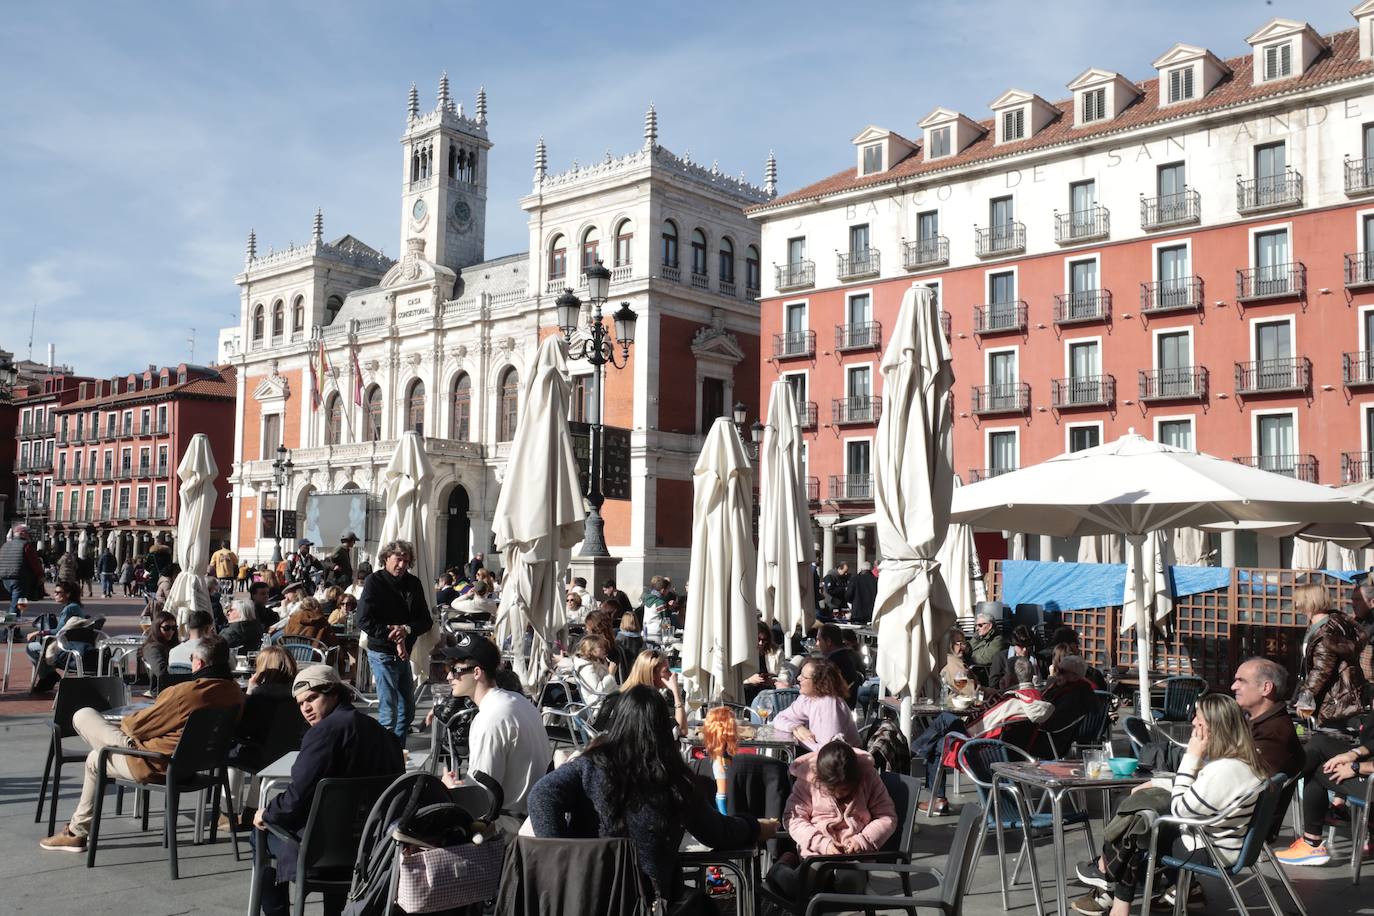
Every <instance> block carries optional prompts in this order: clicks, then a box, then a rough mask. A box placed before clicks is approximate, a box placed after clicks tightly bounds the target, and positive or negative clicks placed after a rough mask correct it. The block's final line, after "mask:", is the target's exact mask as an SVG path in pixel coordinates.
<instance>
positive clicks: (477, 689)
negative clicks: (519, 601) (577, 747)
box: [444, 635, 553, 833]
mask: <svg viewBox="0 0 1374 916" xmlns="http://www.w3.org/2000/svg"><path fill="white" fill-rule="evenodd" d="M444 657H445V658H447V659H448V660H449V669H448V682H449V686H450V688H451V689H452V691H453V695H454V696H455V697H468V698H470V699H471V700H472V702H473V703H474V704H476V706H477V715H476V716H474V717H473V720H472V725H471V726H470V728H469V730H468V769H469V770H470V771H472V772H474V773H475V772H482V773H486V774H487V775H488V776H490V777H491V778H492V779H494V780H496V781H497V782H498V783H500V785H501V791H502V793H503V797H502V802H501V826H502V827H504V828H506V829H507V830H509V831H510V832H511V833H514V832H515V831H517V830H519V828H520V824H521V823H522V822H523V821H524V820H525V817H526V813H527V808H526V803H525V797H526V796H527V795H528V794H529V791H530V787H531V786H533V785H534V784H535V783H536V782H538V781H539V778H540V777H541V776H543V775H544V774H545V773H547V772H548V771H549V764H550V763H552V762H553V746H552V745H550V744H549V736H548V733H547V732H546V731H545V730H544V721H543V719H542V718H541V717H540V715H539V710H538V709H537V708H535V705H534V704H533V703H531V702H530V701H529V700H528V699H526V698H525V696H524V695H523V694H520V693H516V692H514V691H511V690H503V689H501V688H500V687H498V686H496V676H497V672H498V671H499V670H500V668H501V650H500V649H498V648H496V644H495V643H493V642H492V641H491V640H489V639H485V638H483V637H481V636H475V635H470V636H468V637H467V643H466V644H465V645H460V646H457V647H455V648H452V649H445V650H444ZM456 778H457V777H456V776H455V775H454V774H453V773H447V774H445V781H446V782H452V781H453V780H454V779H456Z"/></svg>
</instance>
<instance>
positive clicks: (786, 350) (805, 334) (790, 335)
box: [773, 331, 816, 359]
mask: <svg viewBox="0 0 1374 916" xmlns="http://www.w3.org/2000/svg"><path fill="white" fill-rule="evenodd" d="M815 355H816V332H815V331H783V332H782V333H781V334H774V335H773V358H774V359H800V358H803V357H807V358H809V357H812V356H815Z"/></svg>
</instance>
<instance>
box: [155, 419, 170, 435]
mask: <svg viewBox="0 0 1374 916" xmlns="http://www.w3.org/2000/svg"><path fill="white" fill-rule="evenodd" d="M167 430H168V424H167V422H166V421H165V420H164V421H162V422H161V423H154V424H153V435H154V436H165V435H167Z"/></svg>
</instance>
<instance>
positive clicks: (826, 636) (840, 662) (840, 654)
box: [816, 623, 864, 709]
mask: <svg viewBox="0 0 1374 916" xmlns="http://www.w3.org/2000/svg"><path fill="white" fill-rule="evenodd" d="M816 650H817V651H818V652H820V653H821V655H823V656H825V657H826V659H828V660H829V661H830V662H832V663H833V664H834V665H835V667H836V668H839V669H840V677H842V678H844V682H845V684H846V686H847V690H848V693H847V695H846V696H845V702H846V703H848V704H849V708H850V709H853V708H854V706H855V704H857V703H858V702H859V687H860V685H862V684H863V682H864V676H863V672H862V671H860V670H859V656H858V653H856V652H854V651H853V650H851V649H849V648H848V647H846V646H845V644H844V632H843V631H842V630H841V629H840V628H839V627H837V626H835V625H834V624H833V623H827V624H824V625H822V626H821V628H820V629H819V630H817V631H816Z"/></svg>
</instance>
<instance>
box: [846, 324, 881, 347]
mask: <svg viewBox="0 0 1374 916" xmlns="http://www.w3.org/2000/svg"><path fill="white" fill-rule="evenodd" d="M882 345H883V326H882V324H881V323H880V322H877V321H856V322H854V323H852V324H837V325H835V349H836V350H869V349H872V348H875V347H881V346H882Z"/></svg>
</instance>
